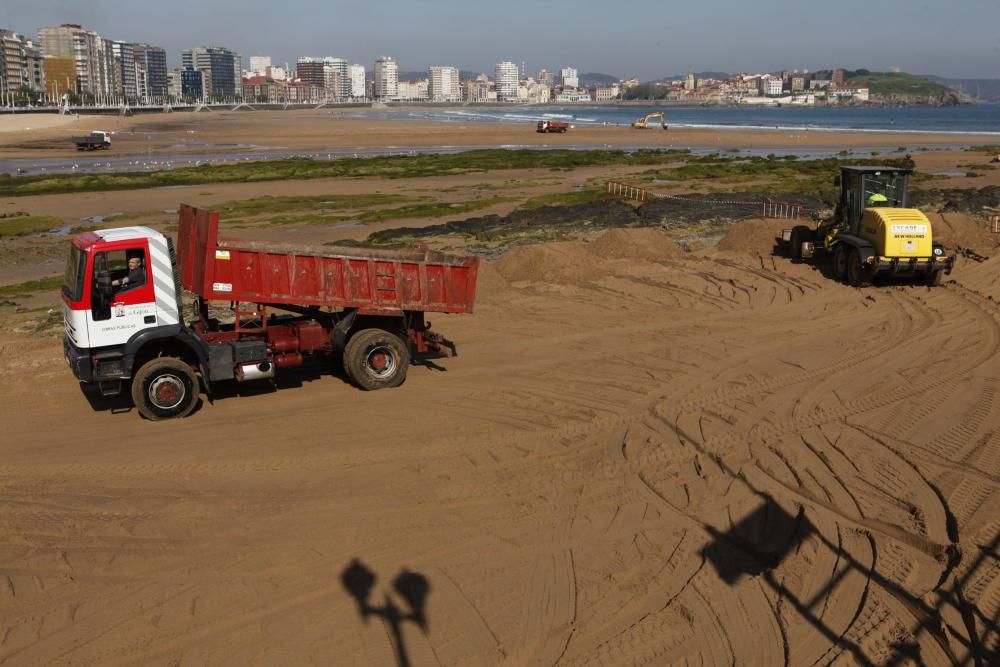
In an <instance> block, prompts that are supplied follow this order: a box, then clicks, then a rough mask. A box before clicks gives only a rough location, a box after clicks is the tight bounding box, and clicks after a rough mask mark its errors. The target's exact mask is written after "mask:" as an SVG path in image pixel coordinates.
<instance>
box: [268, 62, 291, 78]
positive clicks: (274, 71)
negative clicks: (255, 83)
mask: <svg viewBox="0 0 1000 667" xmlns="http://www.w3.org/2000/svg"><path fill="white" fill-rule="evenodd" d="M264 74H265V75H266V76H269V77H271V80H272V81H285V80H287V79H288V70H287V69H285V68H284V67H275V66H274V65H271V66H270V67H268V68H267V70H266V71H265V72H264Z"/></svg>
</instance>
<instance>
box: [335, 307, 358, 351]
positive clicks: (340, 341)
mask: <svg viewBox="0 0 1000 667" xmlns="http://www.w3.org/2000/svg"><path fill="white" fill-rule="evenodd" d="M357 317H358V311H357V310H356V309H355V310H352V311H351V312H349V313H347V314H346V315H345V316H344V317H343V319H341V320H340V321H339V322H337V324H336V325H334V327H333V333H331V334H330V338H331V340H330V343H331V344H332V345H333V350H334V352H343V351H344V348H345V347H347V334H348V332H350V330H351V327H353V326H354V320H355V319H357Z"/></svg>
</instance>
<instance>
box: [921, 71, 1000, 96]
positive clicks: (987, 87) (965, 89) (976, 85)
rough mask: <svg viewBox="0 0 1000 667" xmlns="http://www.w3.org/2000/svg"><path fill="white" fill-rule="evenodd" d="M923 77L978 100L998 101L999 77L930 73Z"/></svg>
mask: <svg viewBox="0 0 1000 667" xmlns="http://www.w3.org/2000/svg"><path fill="white" fill-rule="evenodd" d="M925 78H927V79H930V80H931V81H936V82H937V83H940V84H942V85H945V86H948V87H949V88H953V89H954V90H957V91H958V92H960V93H962V94H963V95H967V96H968V97H971V98H972V99H974V100H978V101H980V102H1000V79H947V78H944V77H940V76H931V75H928V76H926V77H925Z"/></svg>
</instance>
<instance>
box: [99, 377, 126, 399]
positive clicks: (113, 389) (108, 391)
mask: <svg viewBox="0 0 1000 667" xmlns="http://www.w3.org/2000/svg"><path fill="white" fill-rule="evenodd" d="M97 387H98V389H100V390H101V396H103V397H104V398H112V397H114V396H118V395H119V394H121V393H122V381H121V380H104V381H102V382H98V383H97Z"/></svg>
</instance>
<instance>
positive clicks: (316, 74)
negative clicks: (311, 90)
mask: <svg viewBox="0 0 1000 667" xmlns="http://www.w3.org/2000/svg"><path fill="white" fill-rule="evenodd" d="M295 78H296V79H298V80H299V81H301V82H302V83H304V84H306V85H309V86H317V87H319V88H324V87H326V75H325V74H324V73H323V59H322V58H312V57H309V56H303V57H300V58H299V59H298V60H296V61H295Z"/></svg>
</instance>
